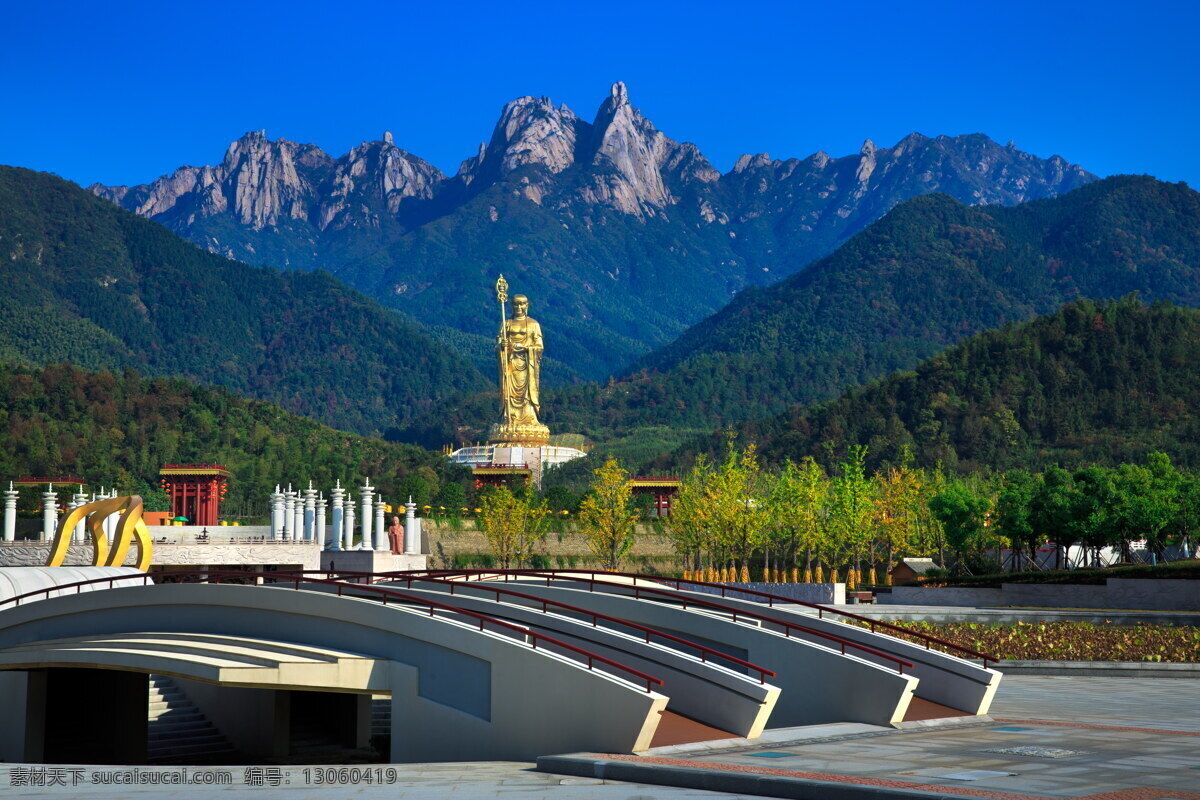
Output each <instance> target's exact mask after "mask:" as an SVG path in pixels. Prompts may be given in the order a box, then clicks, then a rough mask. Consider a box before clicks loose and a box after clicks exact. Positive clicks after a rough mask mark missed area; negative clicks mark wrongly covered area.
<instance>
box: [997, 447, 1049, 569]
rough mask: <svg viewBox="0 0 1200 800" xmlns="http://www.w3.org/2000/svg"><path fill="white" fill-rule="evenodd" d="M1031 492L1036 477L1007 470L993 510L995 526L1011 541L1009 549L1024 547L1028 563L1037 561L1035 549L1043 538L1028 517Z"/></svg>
mask: <svg viewBox="0 0 1200 800" xmlns="http://www.w3.org/2000/svg"><path fill="white" fill-rule="evenodd" d="M1035 491H1037V479H1036V478H1035V477H1034V476H1033V475H1031V474H1030V473H1029V472H1028V471H1027V470H1023V469H1013V470H1009V471H1008V472H1007V473H1005V475H1004V483H1003V485H1002V486H1001V489H1000V493H999V495H998V496H997V497H996V511H995V525H996V529H997V530H998V531H999V532H1000V533H1001V534H1002V535H1004V536H1006V537H1008V539H1009V540H1010V541H1011V542H1012V543H1013V552H1017V551H1018V550H1019V548H1021V547H1024V548H1026V550H1027V551H1028V558H1029V564H1030V565H1031V566H1032V565H1036V564H1037V548H1038V545H1040V544H1041V543H1042V541H1043V539H1042V535H1041V532H1040V531H1038V529H1037V528H1036V527H1035V526H1034V524H1033V520H1032V518H1031V517H1030V504H1031V503H1032V501H1033V495H1034V492H1035Z"/></svg>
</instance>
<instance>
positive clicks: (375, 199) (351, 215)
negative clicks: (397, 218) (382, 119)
mask: <svg viewBox="0 0 1200 800" xmlns="http://www.w3.org/2000/svg"><path fill="white" fill-rule="evenodd" d="M445 178H446V176H445V175H443V174H442V171H441V170H439V169H438V168H437V167H435V166H433V165H432V164H430V163H429V162H427V161H425V160H424V159H421V158H418V157H417V156H414V155H413V154H411V153H409V152H407V151H405V150H401V149H400V148H399V147H396V144H395V142H394V141H393V139H392V135H391V133H388V132H386V131H385V132H384V135H383V140H382V141H379V142H363V143H362V144H360V145H359V146H358V147H355V148H354V149H352V150H351V151H350V152H349V153H347V154H346V155H344V156H342V157H341V158H339V159H338V160H337V162H336V163H335V165H334V168H333V171H332V174H331V175H330V176H329V178H328V179H327V180H326V181H325V182H324V183H323V185H322V186H321V187H320V188H319V191H318V194H319V196H320V198H321V204H320V208H319V209H318V211H317V215H316V218H315V219H314V222H315V224H316V226H317V227H318V228H319V229H321V230H325V229H326V228H328V227H331V226H332V227H334V228H343V227H346V226H348V225H351V224H354V223H355V222H356V221H359V217H361V216H362V215H363V214H367V215H369V216H368V219H369V221H370V222H371V224H378V220H377V215H378V214H381V213H384V212H386V213H388V214H393V215H394V214H396V213H398V212H399V210H400V206H401V204H402V203H403V202H404V201H405V200H407V199H408V198H416V199H419V200H428V199H430V198H432V197H433V195H434V192H435V191H436V190H437V187H438V184H440V183H441V182H442V181H443V180H445Z"/></svg>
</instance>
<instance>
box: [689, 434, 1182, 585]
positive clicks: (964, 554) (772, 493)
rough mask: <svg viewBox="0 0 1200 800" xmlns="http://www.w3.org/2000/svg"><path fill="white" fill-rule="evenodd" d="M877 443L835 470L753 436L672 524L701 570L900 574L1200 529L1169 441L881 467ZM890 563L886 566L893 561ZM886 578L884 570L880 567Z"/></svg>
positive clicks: (706, 474)
mask: <svg viewBox="0 0 1200 800" xmlns="http://www.w3.org/2000/svg"><path fill="white" fill-rule="evenodd" d="M866 456H867V452H866V448H865V447H852V448H850V450H849V451H848V453H847V455H846V457H845V458H843V459H842V460H841V461H839V462H837V463H835V465H834V467H833V469H832V470H831V471H826V469H825V468H823V467H822V466H821V465H820V464H819V463H818V462H817V461H815V460H813V459H811V458H806V459H804V460H803V461H802V462H800V463H799V464H796V463H793V462H790V461H788V462H785V463H784V465H783V467H782V469H779V470H776V471H768V470H767V469H765V468H764V466H763V464H762V462H761V460H760V459H759V457H758V455H757V453H756V450H755V447H754V446H753V445H751V446H748V447H746V448H745V449H741V450H739V449H737V448H734V447H732V446H730V448H729V450H728V452H727V454H726V456H725V458H724V459H723V460H721V461H717V462H713V461H709V460H707V459H705V458H701V459H699V460H698V461H697V463H696V465H695V466H694V467H693V469H692V470H691V472H690V473H689V474H688V475H687V476H686V477H685V479H684V480H683V485H682V487H681V490H680V493H679V496H678V497H677V498H676V501H675V503H674V507H673V509H672V515H671V519H670V523H669V525H668V531H669V534H670V536H671V537H672V539H673V540H674V543H675V547H676V550H677V551H678V553H679V555H680V556H681V558H682V560H683V562H684V568H685V569H686V570H688V571H695V572H696V573H697V574H700V575H712V574H714V571H715V574H717V575H721V576H727V575H729V574H731V570H732V573H733V574H740V575H741V576H742V579H743V580H744V579H745V576H746V575H747V573H748V568H749V566H750V565H751V563H753V564H755V565H756V566H758V565H760V564H761V566H762V568H763V572H764V574H765V575H767V576H768V580H771V579H775V580H803V581H816V582H820V581H822V580H823V579H824V578H825V576H826V575H829V576H830V577H831V578H832V577H833V576H835V575H845V579H846V581H847V583H849V584H851V585H855V584H857V583H859V582H866V583H868V584H876V583H884V584H886V583H888V582H889V578H888V574H887V573H888V572H889V571H890V570H891V568H892V567H893V566H894V565H895V564H896V563H897V559H899V558H902V557H906V556H909V557H919V556H926V557H933V558H935V559H937V561H938V562H939V564H943V565H948V566H952V567H954V568H956V569H958V570H961V571H972V570H974V569H993V570H994V569H995V568H996V567H997V566H998V565H997V564H996V559H998V558H999V557H1000V554H1001V553H1002V551H1003V549H1005V548H1013V549H1014V550H1020V551H1022V552H1024V553H1027V554H1028V555H1027V558H1028V559H1029V560H1030V561H1035V560H1036V550H1037V548H1039V547H1041V546H1043V545H1044V544H1046V543H1048V542H1053V543H1055V545H1056V547H1058V549H1059V554H1058V556H1057V558H1061V546H1065V545H1069V544H1072V543H1076V542H1078V543H1081V544H1082V545H1084V546H1085V547H1086V548H1089V549H1090V550H1091V551H1092V553H1093V555H1094V558H1095V559H1096V560H1098V557H1099V556H1098V551H1099V549H1100V548H1102V547H1107V546H1111V547H1117V548H1120V549H1121V551H1122V552H1123V553H1124V554H1125V556H1126V558H1128V553H1129V549H1130V544H1131V543H1132V542H1134V541H1140V540H1145V541H1146V544H1147V547H1148V548H1149V549H1150V550H1151V551H1152V552H1154V553H1156V554H1157V555H1158V556H1159V557H1161V556H1162V553H1163V550H1164V548H1165V547H1166V546H1167V545H1168V544H1183V545H1184V547H1185V549H1188V547H1189V546H1190V544H1191V542H1192V540H1193V538H1194V536H1195V535H1196V532H1197V531H1198V530H1200V476H1198V475H1197V474H1195V473H1189V472H1184V471H1181V470H1178V469H1176V468H1175V467H1174V465H1172V463H1171V460H1170V458H1169V457H1167V456H1166V455H1165V454H1162V453H1153V454H1151V455H1150V456H1149V457H1148V459H1147V461H1146V463H1145V464H1124V465H1121V466H1119V467H1115V468H1107V467H1095V466H1093V467H1088V468H1086V469H1081V470H1078V471H1076V472H1074V473H1072V472H1068V471H1066V470H1064V469H1061V468H1059V467H1052V468H1050V469H1047V470H1046V471H1045V472H1042V473H1030V472H1027V471H1025V470H1012V471H1010V472H1007V473H1003V474H994V475H972V476H965V477H960V476H953V475H948V474H946V473H945V472H943V471H942V470H941V469H940V468H938V469H932V470H929V469H921V468H916V467H914V466H912V464H911V461H910V460H908V459H905V460H904V461H903V463H901V464H900V465H899V466H889V467H886V468H883V469H881V470H879V471H878V472H876V473H874V474H868V473H867V471H866V470H865V468H864V463H865V461H866ZM877 569H881V570H882V572H883V574H882V575H879V574H878V573H877ZM877 578H879V579H880V580H878V581H877Z"/></svg>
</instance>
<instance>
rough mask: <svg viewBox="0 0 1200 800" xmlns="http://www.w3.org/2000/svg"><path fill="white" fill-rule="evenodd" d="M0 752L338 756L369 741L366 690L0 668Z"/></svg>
mask: <svg viewBox="0 0 1200 800" xmlns="http://www.w3.org/2000/svg"><path fill="white" fill-rule="evenodd" d="M0 699H2V700H3V703H0V704H2V705H3V706H4V707H5V708H6V710H8V711H10V712H11V716H10V718H9V720H8V721H7V725H6V727H5V730H4V732H3V735H2V737H0V747H2V755H3V760H6V761H10V762H12V761H20V762H26V763H41V764H105V765H108V764H113V765H117V764H120V765H169V764H263V763H299V762H301V761H302V762H303V763H306V764H345V763H364V762H371V761H386V760H387V749H386V741H383V742H381V744H383V745H384V746H383V749H382V752H380V751H379V750H376V749H373V748H372V747H371V746H370V735H371V715H372V705H371V695H369V694H361V693H346V692H322V691H312V690H294V689H273V688H248V687H243V686H223V685H220V684H214V683H207V682H204V681H198V680H193V679H187V678H181V677H170V676H166V675H161V674H150V673H146V672H134V671H128V670H123V669H104V668H94V667H47V668H42V669H30V670H7V671H4V672H0Z"/></svg>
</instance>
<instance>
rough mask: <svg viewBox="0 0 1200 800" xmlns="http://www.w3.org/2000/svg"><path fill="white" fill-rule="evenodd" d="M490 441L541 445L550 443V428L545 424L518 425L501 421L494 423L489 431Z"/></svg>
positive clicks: (520, 444)
mask: <svg viewBox="0 0 1200 800" xmlns="http://www.w3.org/2000/svg"><path fill="white" fill-rule="evenodd" d="M488 441H489V442H493V443H495V444H511V445H518V446H525V447H540V446H541V445H544V444H549V443H550V429H549V428H547V427H546V426H545V425H517V424H509V423H507V422H500V423H497V424H495V425H493V426H492V428H491V430H489V431H488Z"/></svg>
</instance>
